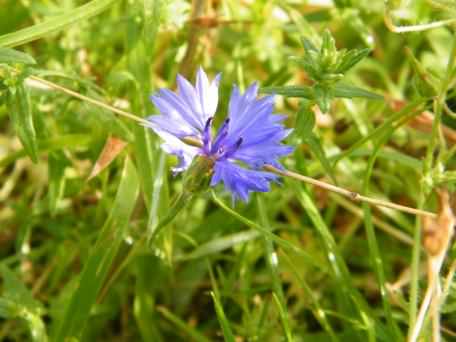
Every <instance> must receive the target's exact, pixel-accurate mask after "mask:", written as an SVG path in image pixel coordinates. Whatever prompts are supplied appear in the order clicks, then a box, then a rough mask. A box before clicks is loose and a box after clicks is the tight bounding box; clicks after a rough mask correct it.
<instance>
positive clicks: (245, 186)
mask: <svg viewBox="0 0 456 342" xmlns="http://www.w3.org/2000/svg"><path fill="white" fill-rule="evenodd" d="M277 179H278V177H277V175H275V174H273V173H269V172H265V171H256V170H249V169H245V168H242V167H240V166H238V165H236V164H234V163H232V162H229V161H217V162H216V163H215V166H214V174H213V176H212V179H211V186H214V185H216V184H218V183H220V182H221V181H223V184H224V185H225V188H226V189H227V190H228V191H229V192H231V195H232V197H233V200H236V199H241V200H242V201H244V202H247V201H248V199H249V194H250V192H252V191H258V192H268V191H269V190H270V186H269V183H270V182H271V181H275V180H277Z"/></svg>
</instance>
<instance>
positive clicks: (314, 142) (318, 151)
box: [304, 133, 337, 184]
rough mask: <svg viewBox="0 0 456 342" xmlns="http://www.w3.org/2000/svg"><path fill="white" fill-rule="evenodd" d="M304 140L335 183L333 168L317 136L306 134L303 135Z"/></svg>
mask: <svg viewBox="0 0 456 342" xmlns="http://www.w3.org/2000/svg"><path fill="white" fill-rule="evenodd" d="M304 142H305V143H306V144H307V145H308V146H309V148H310V150H311V151H312V153H313V154H314V155H315V157H317V159H318V160H319V162H320V163H321V165H322V166H323V168H324V169H325V171H326V173H327V174H328V175H329V176H330V177H331V180H332V181H333V182H334V183H335V184H337V181H336V177H335V175H334V169H333V167H332V166H331V163H330V162H329V159H328V158H327V157H326V154H325V151H324V150H323V145H322V143H321V141H320V139H319V138H318V136H317V135H316V134H314V133H311V134H309V135H308V136H306V137H304Z"/></svg>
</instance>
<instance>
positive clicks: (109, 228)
mask: <svg viewBox="0 0 456 342" xmlns="http://www.w3.org/2000/svg"><path fill="white" fill-rule="evenodd" d="M137 196H138V178H137V175H136V170H135V167H134V165H133V163H132V162H131V161H130V159H126V160H125V165H124V169H123V172H122V177H121V181H120V184H119V188H118V190H117V194H116V198H115V200H114V203H113V207H112V210H111V213H110V215H109V217H108V219H107V220H106V223H105V225H104V227H103V228H102V230H101V232H100V235H99V237H98V240H97V242H96V244H95V246H94V247H93V249H92V252H91V253H90V256H89V258H88V260H87V262H86V264H85V265H84V269H83V271H82V274H81V276H80V280H79V286H78V288H77V289H76V291H75V293H74V294H73V295H72V298H71V301H70V302H69V304H68V307H67V308H66V312H65V315H64V317H63V320H62V323H61V325H60V329H59V330H58V333H57V336H56V339H55V340H56V341H64V340H65V339H66V338H71V337H75V338H80V337H81V335H82V332H83V330H84V326H85V323H86V322H87V320H88V319H89V316H90V309H91V307H92V305H93V304H94V303H95V301H96V298H97V295H98V292H99V290H100V289H101V287H102V285H103V283H104V281H105V279H106V275H107V274H108V271H109V269H110V268H111V264H112V262H113V259H114V257H115V256H116V254H117V251H118V249H119V246H120V243H121V241H122V239H123V237H124V234H125V231H126V229H127V226H128V221H129V218H130V215H131V213H132V211H133V208H134V206H135V203H136V198H137Z"/></svg>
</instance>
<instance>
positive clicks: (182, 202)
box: [98, 192, 192, 302]
mask: <svg viewBox="0 0 456 342" xmlns="http://www.w3.org/2000/svg"><path fill="white" fill-rule="evenodd" d="M191 199H192V195H191V194H190V193H188V192H182V193H181V194H179V196H178V197H177V198H176V200H175V201H174V203H173V204H172V206H171V208H170V209H169V210H168V212H167V213H166V215H165V216H164V217H163V218H161V220H160V221H158V223H157V224H156V226H154V227H153V228H152V229H150V231H149V233H148V234H143V235H142V236H141V238H139V239H138V240H137V241H136V243H135V244H134V246H133V247H132V248H131V249H130V251H129V252H128V254H127V255H126V256H125V258H124V259H123V260H122V262H121V263H120V265H119V267H117V268H116V269H115V270H114V271H113V273H112V274H111V276H110V277H109V279H108V280H107V281H106V283H105V285H104V286H103V290H102V291H101V292H100V296H99V297H98V302H101V301H102V300H103V298H104V297H105V296H106V294H107V292H108V290H109V288H110V287H111V285H112V283H113V282H114V280H116V279H117V277H118V276H119V275H120V274H121V273H122V271H123V270H124V268H125V267H126V266H128V265H129V264H130V262H131V261H132V260H133V259H134V258H135V257H136V256H137V255H138V253H139V252H140V251H141V250H142V249H143V248H144V246H145V245H146V244H147V245H148V246H152V243H153V242H154V241H155V238H156V237H157V236H158V234H159V233H160V232H161V231H162V230H163V228H165V227H166V226H167V225H168V224H169V223H170V222H171V221H173V220H174V219H175V218H176V217H177V215H178V214H179V212H180V211H181V210H182V209H183V208H184V207H185V206H186V205H187V204H188V203H190V201H191Z"/></svg>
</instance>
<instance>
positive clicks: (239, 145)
mask: <svg viewBox="0 0 456 342" xmlns="http://www.w3.org/2000/svg"><path fill="white" fill-rule="evenodd" d="M243 141H244V138H242V137H240V138H239V139H238V140H237V141H236V150H237V149H238V148H239V147H241V145H242V142H243Z"/></svg>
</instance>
